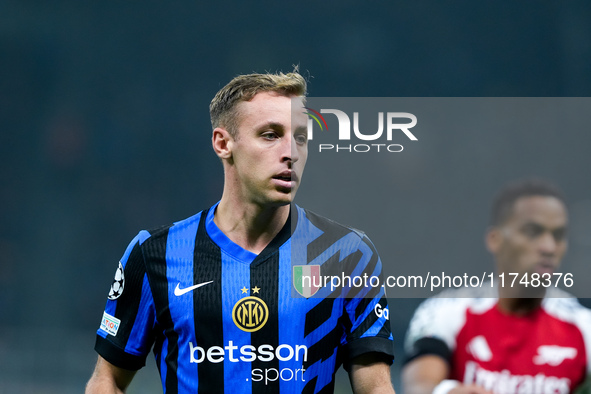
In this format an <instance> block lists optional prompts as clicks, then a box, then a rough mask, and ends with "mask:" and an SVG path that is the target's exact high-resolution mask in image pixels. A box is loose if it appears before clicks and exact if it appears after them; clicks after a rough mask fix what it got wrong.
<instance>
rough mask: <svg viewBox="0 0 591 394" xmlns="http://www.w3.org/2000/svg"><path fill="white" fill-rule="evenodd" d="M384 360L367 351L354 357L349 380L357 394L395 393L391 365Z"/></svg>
mask: <svg viewBox="0 0 591 394" xmlns="http://www.w3.org/2000/svg"><path fill="white" fill-rule="evenodd" d="M382 360H383V358H380V357H374V355H373V354H372V353H366V354H363V355H361V356H358V357H356V358H355V359H353V361H352V362H351V366H350V370H349V380H350V381H351V387H352V388H353V392H354V393H355V394H359V393H375V394H382V393H384V394H386V393H387V394H394V388H393V387H392V382H391V380H390V365H389V364H387V363H386V362H384V361H382Z"/></svg>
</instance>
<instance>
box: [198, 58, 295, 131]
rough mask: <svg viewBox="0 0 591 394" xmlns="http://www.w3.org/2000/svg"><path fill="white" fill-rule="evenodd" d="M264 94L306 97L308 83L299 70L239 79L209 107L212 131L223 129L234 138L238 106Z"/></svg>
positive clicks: (244, 76) (232, 81) (221, 91)
mask: <svg viewBox="0 0 591 394" xmlns="http://www.w3.org/2000/svg"><path fill="white" fill-rule="evenodd" d="M261 92H276V93H279V94H281V95H284V96H302V97H305V96H306V80H305V79H304V77H302V76H301V75H300V74H299V73H298V71H297V69H296V70H294V71H293V72H290V73H287V74H284V73H277V74H269V73H267V74H247V75H239V76H237V77H236V78H234V79H232V80H231V81H230V82H229V83H228V84H227V85H226V86H224V87H223V88H222V89H220V91H219V92H217V94H216V95H215V97H214V98H213V100H211V104H210V105H209V116H210V118H211V126H212V128H214V129H215V128H217V127H223V128H225V129H226V130H228V132H229V133H230V135H231V136H232V137H236V132H237V130H238V113H237V111H236V109H237V108H236V105H237V104H238V103H239V102H241V101H250V100H252V98H253V97H254V96H255V95H256V94H257V93H261Z"/></svg>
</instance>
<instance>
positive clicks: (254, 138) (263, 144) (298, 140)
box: [231, 92, 308, 205]
mask: <svg viewBox="0 0 591 394" xmlns="http://www.w3.org/2000/svg"><path fill="white" fill-rule="evenodd" d="M292 100H293V101H294V103H293V109H292ZM300 108H301V109H300ZM238 116H239V120H238V130H237V133H236V138H235V139H232V141H231V151H232V163H233V167H234V170H235V172H236V177H235V179H236V181H237V183H238V184H239V185H237V186H238V188H239V190H240V193H241V198H244V199H248V200H249V201H252V202H254V203H256V204H260V205H266V204H272V205H284V204H288V203H290V202H291V201H292V200H293V198H294V196H295V193H296V191H297V189H298V186H299V184H300V182H301V179H302V173H303V171H304V166H305V164H306V159H307V157H308V140H307V135H308V134H307V117H306V115H305V109H304V104H303V102H302V98H301V97H295V96H291V97H286V96H282V95H279V94H277V93H274V92H262V93H258V94H256V95H255V96H254V97H253V99H252V100H250V101H245V102H241V103H239V104H238Z"/></svg>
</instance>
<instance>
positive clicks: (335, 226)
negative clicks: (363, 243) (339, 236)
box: [296, 205, 367, 238]
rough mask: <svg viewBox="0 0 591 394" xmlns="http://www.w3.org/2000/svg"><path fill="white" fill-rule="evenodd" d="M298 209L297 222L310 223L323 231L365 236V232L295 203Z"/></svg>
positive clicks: (359, 236)
mask: <svg viewBox="0 0 591 394" xmlns="http://www.w3.org/2000/svg"><path fill="white" fill-rule="evenodd" d="M296 207H297V210H298V222H304V223H310V224H311V225H313V226H314V227H316V228H318V229H319V230H321V231H323V232H335V233H352V234H355V235H356V236H357V237H358V238H366V237H367V236H366V234H365V233H364V232H363V231H361V230H359V229H357V228H354V227H351V226H348V225H345V224H342V223H339V222H337V221H335V220H333V219H329V218H327V217H325V216H322V215H319V214H318V213H316V212H314V211H311V210H309V209H305V208H302V207H300V206H298V205H296Z"/></svg>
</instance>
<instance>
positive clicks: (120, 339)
mask: <svg viewBox="0 0 591 394" xmlns="http://www.w3.org/2000/svg"><path fill="white" fill-rule="evenodd" d="M148 236H149V234H147V232H141V233H140V234H138V236H137V237H136V238H134V239H133V241H132V242H131V243H130V244H129V246H128V248H127V250H126V251H125V254H124V255H123V257H122V259H121V261H120V262H119V265H118V268H117V270H116V272H115V278H114V280H113V284H112V285H111V289H110V291H109V295H108V300H107V304H106V306H105V310H104V312H103V318H102V320H101V325H100V327H99V329H98V331H97V338H96V345H95V350H96V351H97V352H98V353H99V354H100V355H101V356H102V357H103V358H104V359H105V360H107V361H109V362H110V363H111V364H113V365H115V366H118V367H120V368H124V369H128V370H138V369H140V368H141V367H143V366H144V365H145V362H146V356H147V354H148V353H149V351H150V349H151V347H152V344H153V342H154V327H155V307H154V300H153V298H152V292H151V289H150V284H149V282H148V276H147V274H146V267H145V264H144V258H143V253H142V248H141V244H142V241H144V240H145V239H146V238H147V237H148Z"/></svg>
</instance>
